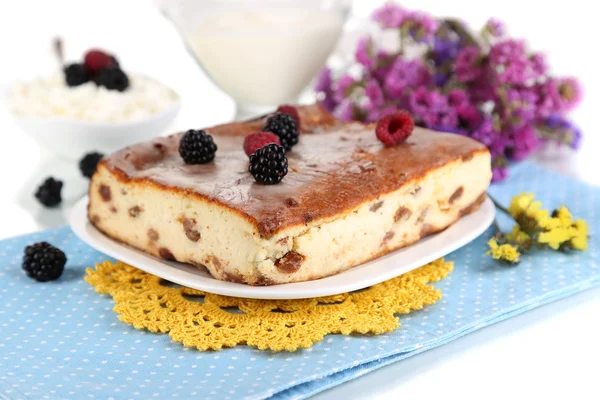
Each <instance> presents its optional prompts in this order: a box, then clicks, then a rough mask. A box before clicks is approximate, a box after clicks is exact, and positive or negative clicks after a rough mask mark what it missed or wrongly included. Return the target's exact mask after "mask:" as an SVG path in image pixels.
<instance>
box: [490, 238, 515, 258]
mask: <svg viewBox="0 0 600 400" xmlns="http://www.w3.org/2000/svg"><path fill="white" fill-rule="evenodd" d="M488 246H490V250H489V251H488V252H487V253H486V254H487V255H491V256H492V258H493V259H494V260H504V261H507V262H510V263H513V264H515V263H518V262H519V257H520V256H521V253H519V250H517V249H516V247H514V246H512V245H510V244H503V245H498V242H497V241H496V239H493V238H492V239H490V241H489V242H488Z"/></svg>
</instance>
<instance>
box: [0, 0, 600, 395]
mask: <svg viewBox="0 0 600 400" xmlns="http://www.w3.org/2000/svg"><path fill="white" fill-rule="evenodd" d="M375 3H377V2H371V1H367V0H364V1H361V0H357V1H356V3H355V12H356V13H357V14H358V15H367V14H368V11H369V10H370V9H371V7H373V4H375ZM537 3H538V2H534V1H522V0H521V1H515V0H504V1H497V2H493V3H492V2H472V1H469V0H455V1H452V2H447V1H443V0H420V1H416V0H407V1H404V2H403V4H404V5H405V6H407V7H418V8H420V9H423V10H427V11H430V12H432V13H435V14H437V15H454V16H456V15H460V16H461V18H462V19H464V20H466V21H468V22H470V23H473V24H478V25H480V24H482V23H483V22H484V21H485V20H486V18H487V17H488V16H491V15H494V16H496V17H499V18H501V19H504V20H505V21H507V22H508V23H509V29H510V31H511V32H512V33H513V34H514V35H515V36H520V37H522V36H525V37H527V38H528V39H529V41H530V43H532V45H533V46H534V47H535V48H536V49H539V50H544V51H546V52H547V53H548V54H549V60H550V64H551V65H552V67H553V70H554V71H555V72H556V73H557V74H570V75H574V76H577V77H579V78H580V79H581V80H582V81H583V83H584V86H585V89H586V98H585V102H584V103H583V105H582V106H581V107H580V108H579V109H578V110H577V112H576V113H575V114H574V118H575V120H576V121H577V122H578V124H579V125H580V126H581V127H582V128H583V130H584V132H585V135H586V137H585V140H584V143H583V148H582V150H581V151H580V152H578V153H577V154H573V153H570V152H566V153H563V154H560V155H558V156H552V157H548V156H544V155H540V156H538V159H539V161H540V162H541V163H542V164H544V165H546V166H548V167H550V168H553V169H556V170H558V171H561V172H563V173H567V174H570V175H573V176H578V177H580V178H581V179H583V180H586V181H588V182H591V183H594V184H598V185H600V173H598V168H599V166H600V162H599V161H598V159H599V157H598V154H597V153H598V150H599V149H600V136H599V135H598V133H597V131H596V130H597V129H596V126H597V123H595V120H594V119H595V118H598V116H599V115H600V113H598V110H597V109H596V107H597V105H598V104H600V103H599V102H598V97H599V93H600V85H599V83H600V78H599V74H598V72H597V71H598V69H599V68H598V65H597V64H595V63H594V62H598V61H600V59H599V57H598V56H597V55H596V54H597V43H596V41H595V38H596V37H597V36H598V34H597V32H596V30H597V29H599V28H600V26H599V24H598V23H597V22H596V18H597V13H596V12H595V7H594V5H593V2H588V1H584V0H572V1H570V2H563V1H561V2H559V1H546V2H544V3H543V5H544V6H543V8H541V7H540V6H539V5H538V4H537ZM56 34H60V35H62V36H63V37H64V38H65V42H66V49H67V56H68V58H70V59H76V58H77V57H79V56H80V54H81V53H82V52H83V51H84V50H85V49H86V48H87V47H90V46H100V47H105V48H107V49H111V50H113V51H114V52H115V53H116V54H117V55H118V57H119V60H120V61H121V63H122V64H123V65H124V67H125V68H126V69H129V70H133V71H143V72H144V73H146V74H148V75H151V76H154V77H156V78H158V79H160V80H162V81H163V82H165V83H166V84H168V85H170V86H172V87H173V88H175V89H176V90H177V91H178V92H179V93H180V94H181V96H182V98H183V108H182V112H181V114H180V115H179V117H178V118H177V120H176V121H175V123H174V124H173V126H172V128H171V129H172V130H175V129H186V128H191V127H202V126H207V125H210V124H215V123H219V122H224V121H227V120H228V119H230V118H231V117H232V115H233V103H232V102H231V101H230V100H229V98H228V97H227V96H226V95H225V94H224V93H223V92H221V91H220V90H219V89H218V88H216V87H215V86H214V85H213V84H212V83H211V82H210V81H209V80H208V79H207V78H206V77H205V76H203V74H202V73H201V72H200V71H199V69H198V68H197V66H196V65H195V64H194V62H193V61H192V59H191V58H190V57H189V56H188V55H187V54H186V52H185V50H184V48H183V46H182V44H181V43H180V42H179V39H178V37H177V35H176V33H175V31H174V30H173V29H172V27H171V26H169V25H168V24H167V23H166V22H165V21H164V20H163V19H162V17H160V15H159V14H158V13H157V12H156V10H154V9H153V8H152V7H151V3H150V2H148V1H142V0H140V1H131V0H128V1H127V2H124V1H116V0H105V1H102V2H97V1H93V2H92V1H74V0H56V1H52V2H48V1H43V0H39V1H33V0H24V1H18V2H17V1H3V2H1V3H0V51H1V52H2V55H1V56H0V90H2V91H4V90H5V89H6V88H7V87H8V86H9V85H10V84H11V82H12V81H14V80H15V79H30V78H32V77H35V76H39V75H44V74H48V73H50V72H51V71H52V70H53V69H54V68H56V64H55V62H54V61H53V58H52V55H51V52H50V50H49V44H48V43H49V40H50V39H51V38H52V37H53V36H54V35H56ZM257 50H259V49H257ZM49 173H56V174H60V175H61V177H64V178H65V179H66V184H67V186H66V189H67V190H66V192H65V195H66V196H65V197H66V198H67V201H66V203H67V204H66V207H65V208H67V207H68V205H69V204H70V203H71V201H72V200H74V199H76V198H77V196H79V195H80V194H81V193H82V192H83V190H84V187H85V180H83V179H82V178H79V177H78V176H77V175H78V172H77V169H76V166H75V165H69V164H68V163H67V164H65V163H64V162H60V161H57V160H53V159H52V158H50V159H48V158H47V156H46V155H45V154H43V152H42V151H41V150H40V149H39V148H38V147H37V145H36V144H35V143H34V142H33V141H32V140H31V139H29V138H28V137H27V136H26V135H25V134H24V133H23V132H21V131H19V129H18V128H17V127H16V125H15V124H14V123H13V121H12V119H11V117H10V116H9V115H8V113H7V111H6V107H5V104H4V98H3V96H0V177H1V180H0V182H1V187H2V190H1V192H0V239H2V238H6V237H10V236H14V235H19V234H23V233H28V232H32V231H35V230H40V229H44V228H47V227H50V226H56V225H60V224H62V223H64V217H63V213H64V211H65V210H62V209H59V210H56V211H47V210H45V209H42V208H41V207H40V206H38V205H37V203H36V202H35V201H34V200H33V199H32V193H33V192H34V190H35V187H36V186H37V184H38V183H39V182H40V181H41V180H43V178H45V177H46V176H47V175H48V174H49ZM599 310H600V289H592V290H588V291H586V292H584V293H581V294H579V295H576V296H573V297H570V298H568V299H565V300H562V301H558V302H555V303H552V304H550V305H547V306H544V307H541V308H538V309H536V310H534V311H530V312H527V313H525V314H522V315H520V316H518V317H515V318H511V319H510V320H507V321H505V322H502V323H498V324H496V325H494V326H491V327H488V328H485V329H483V330H481V331H478V332H475V333H472V334H470V335H467V336H466V337H464V338H461V339H459V340H456V341H454V342H452V343H450V344H447V345H445V346H442V347H440V348H437V349H434V350H431V351H429V352H427V353H424V354H421V355H419V356H416V357H413V358H410V359H407V360H404V361H402V362H399V363H396V364H394V365H391V366H388V367H385V368H382V369H380V370H379V371H376V372H374V373H371V374H368V375H366V376H364V377H362V378H359V379H356V380H354V381H352V382H349V383H346V384H344V385H341V386H339V387H337V388H334V389H331V390H329V391H326V392H323V393H322V394H320V395H318V396H316V398H318V399H338V398H340V399H364V398H374V399H387V398H390V399H392V398H404V399H411V398H412V399H416V398H442V397H446V396H452V397H459V396H460V398H462V399H480V398H485V399H490V398H513V399H521V398H559V397H567V396H568V397H569V398H576V397H579V398H583V399H588V398H598V397H599V396H600V395H599V394H598V393H597V379H598V378H597V376H596V375H597V374H596V371H597V370H598V368H597V366H596V365H597V360H598V359H599V357H600V344H599V340H600V339H599V333H598V332H599V329H598V328H600V322H598V321H599V320H600V318H599V317H598V311H599Z"/></svg>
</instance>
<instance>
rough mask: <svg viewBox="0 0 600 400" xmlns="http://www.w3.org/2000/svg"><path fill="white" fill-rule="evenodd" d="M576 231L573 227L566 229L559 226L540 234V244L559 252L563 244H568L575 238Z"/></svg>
mask: <svg viewBox="0 0 600 400" xmlns="http://www.w3.org/2000/svg"><path fill="white" fill-rule="evenodd" d="M575 233H576V230H575V228H573V227H568V228H564V227H562V226H559V227H557V228H554V229H551V230H549V231H546V232H542V233H540V234H539V236H538V238H537V240H538V243H542V244H547V245H548V246H550V248H552V249H554V250H558V248H559V247H560V245H561V244H563V243H565V242H568V241H569V240H571V239H572V238H573V237H574V236H575Z"/></svg>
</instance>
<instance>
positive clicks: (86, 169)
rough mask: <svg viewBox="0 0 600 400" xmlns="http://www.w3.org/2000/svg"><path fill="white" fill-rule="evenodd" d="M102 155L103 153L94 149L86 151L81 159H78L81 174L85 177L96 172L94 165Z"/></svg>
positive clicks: (89, 176)
mask: <svg viewBox="0 0 600 400" xmlns="http://www.w3.org/2000/svg"><path fill="white" fill-rule="evenodd" d="M102 157H104V154H102V153H98V152H96V151H94V152H92V153H87V154H86V155H85V156H83V158H82V159H81V160H79V170H80V171H81V175H83V176H85V177H86V178H91V177H92V175H94V172H96V166H97V165H98V162H99V161H100V160H101V159H102Z"/></svg>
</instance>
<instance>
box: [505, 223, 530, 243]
mask: <svg viewBox="0 0 600 400" xmlns="http://www.w3.org/2000/svg"><path fill="white" fill-rule="evenodd" d="M504 238H505V239H506V241H508V242H511V243H515V244H516V245H518V246H519V247H521V248H525V249H528V248H529V247H530V246H531V236H529V235H528V234H527V232H524V231H522V230H521V227H520V226H519V225H514V226H513V228H512V232H510V233H507V234H506V235H504Z"/></svg>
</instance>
